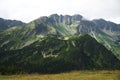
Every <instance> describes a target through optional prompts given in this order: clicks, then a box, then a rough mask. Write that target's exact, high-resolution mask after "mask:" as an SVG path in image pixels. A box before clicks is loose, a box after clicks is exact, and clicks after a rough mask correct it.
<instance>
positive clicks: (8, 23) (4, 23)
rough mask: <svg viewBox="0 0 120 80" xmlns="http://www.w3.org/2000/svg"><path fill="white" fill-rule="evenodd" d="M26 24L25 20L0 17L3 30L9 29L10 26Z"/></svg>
mask: <svg viewBox="0 0 120 80" xmlns="http://www.w3.org/2000/svg"><path fill="white" fill-rule="evenodd" d="M23 25H25V23H24V22H21V21H17V20H7V19H2V18H0V31H3V30H5V29H8V28H10V27H14V26H23Z"/></svg>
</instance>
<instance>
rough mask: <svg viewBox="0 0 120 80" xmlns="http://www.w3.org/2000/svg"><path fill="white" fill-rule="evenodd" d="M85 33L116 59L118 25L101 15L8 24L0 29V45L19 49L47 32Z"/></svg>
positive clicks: (119, 44)
mask: <svg viewBox="0 0 120 80" xmlns="http://www.w3.org/2000/svg"><path fill="white" fill-rule="evenodd" d="M75 34H89V35H91V36H92V37H94V38H95V39H96V40H97V41H98V42H100V43H102V44H103V45H104V46H105V47H106V48H107V49H109V50H111V51H112V52H113V53H114V54H115V55H116V57H118V58H119V59H120V25H119V24H115V23H113V22H110V21H105V20H104V19H94V20H91V21H90V20H86V19H85V18H84V17H83V16H81V15H79V14H76V15H73V16H70V15H57V14H52V15H50V16H48V17H47V16H43V17H40V18H38V19H36V20H34V21H32V22H30V23H28V24H26V25H25V26H21V27H17V26H16V27H14V28H9V29H7V30H6V31H5V32H2V33H0V47H1V48H2V49H5V50H14V49H21V48H23V47H25V46H27V45H30V44H32V43H33V42H35V41H37V40H39V39H42V38H44V37H45V36H47V35H57V36H61V37H67V36H72V35H75Z"/></svg>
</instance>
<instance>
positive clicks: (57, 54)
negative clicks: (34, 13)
mask: <svg viewBox="0 0 120 80" xmlns="http://www.w3.org/2000/svg"><path fill="white" fill-rule="evenodd" d="M5 24H6V23H5ZM23 24H24V23H23ZM103 45H104V46H103ZM96 69H99V70H100V69H102V70H104V69H120V25H119V24H115V23H113V22H110V21H106V20H104V19H94V20H91V21H90V20H86V19H85V18H84V17H83V16H81V15H79V14H76V15H73V16H70V15H57V14H52V15H50V16H48V17H47V16H43V17H40V18H38V19H36V20H34V21H31V22H30V23H27V24H24V25H19V26H17V25H16V26H13V27H12V26H11V27H10V28H6V29H2V31H1V32H0V72H1V74H6V73H16V72H18V73H19V72H21V71H23V72H27V73H31V72H40V73H58V72H64V71H70V70H96Z"/></svg>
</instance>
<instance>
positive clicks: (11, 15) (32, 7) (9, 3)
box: [0, 0, 120, 23]
mask: <svg viewBox="0 0 120 80" xmlns="http://www.w3.org/2000/svg"><path fill="white" fill-rule="evenodd" d="M54 13H57V14H63V15H65V14H69V15H73V14H81V15H82V16H84V17H85V18H87V19H94V18H103V19H106V20H110V21H113V22H116V23H120V0H0V17H1V18H5V19H17V20H21V21H24V22H29V21H32V20H34V19H36V18H39V17H40V16H49V15H50V14H54Z"/></svg>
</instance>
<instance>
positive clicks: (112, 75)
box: [0, 71, 120, 80]
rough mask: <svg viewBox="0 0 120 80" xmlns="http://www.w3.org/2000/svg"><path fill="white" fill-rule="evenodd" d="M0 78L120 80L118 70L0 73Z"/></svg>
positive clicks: (9, 79) (20, 79)
mask: <svg viewBox="0 0 120 80" xmlns="http://www.w3.org/2000/svg"><path fill="white" fill-rule="evenodd" d="M0 80H120V71H73V72H67V73H60V74H20V75H0Z"/></svg>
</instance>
